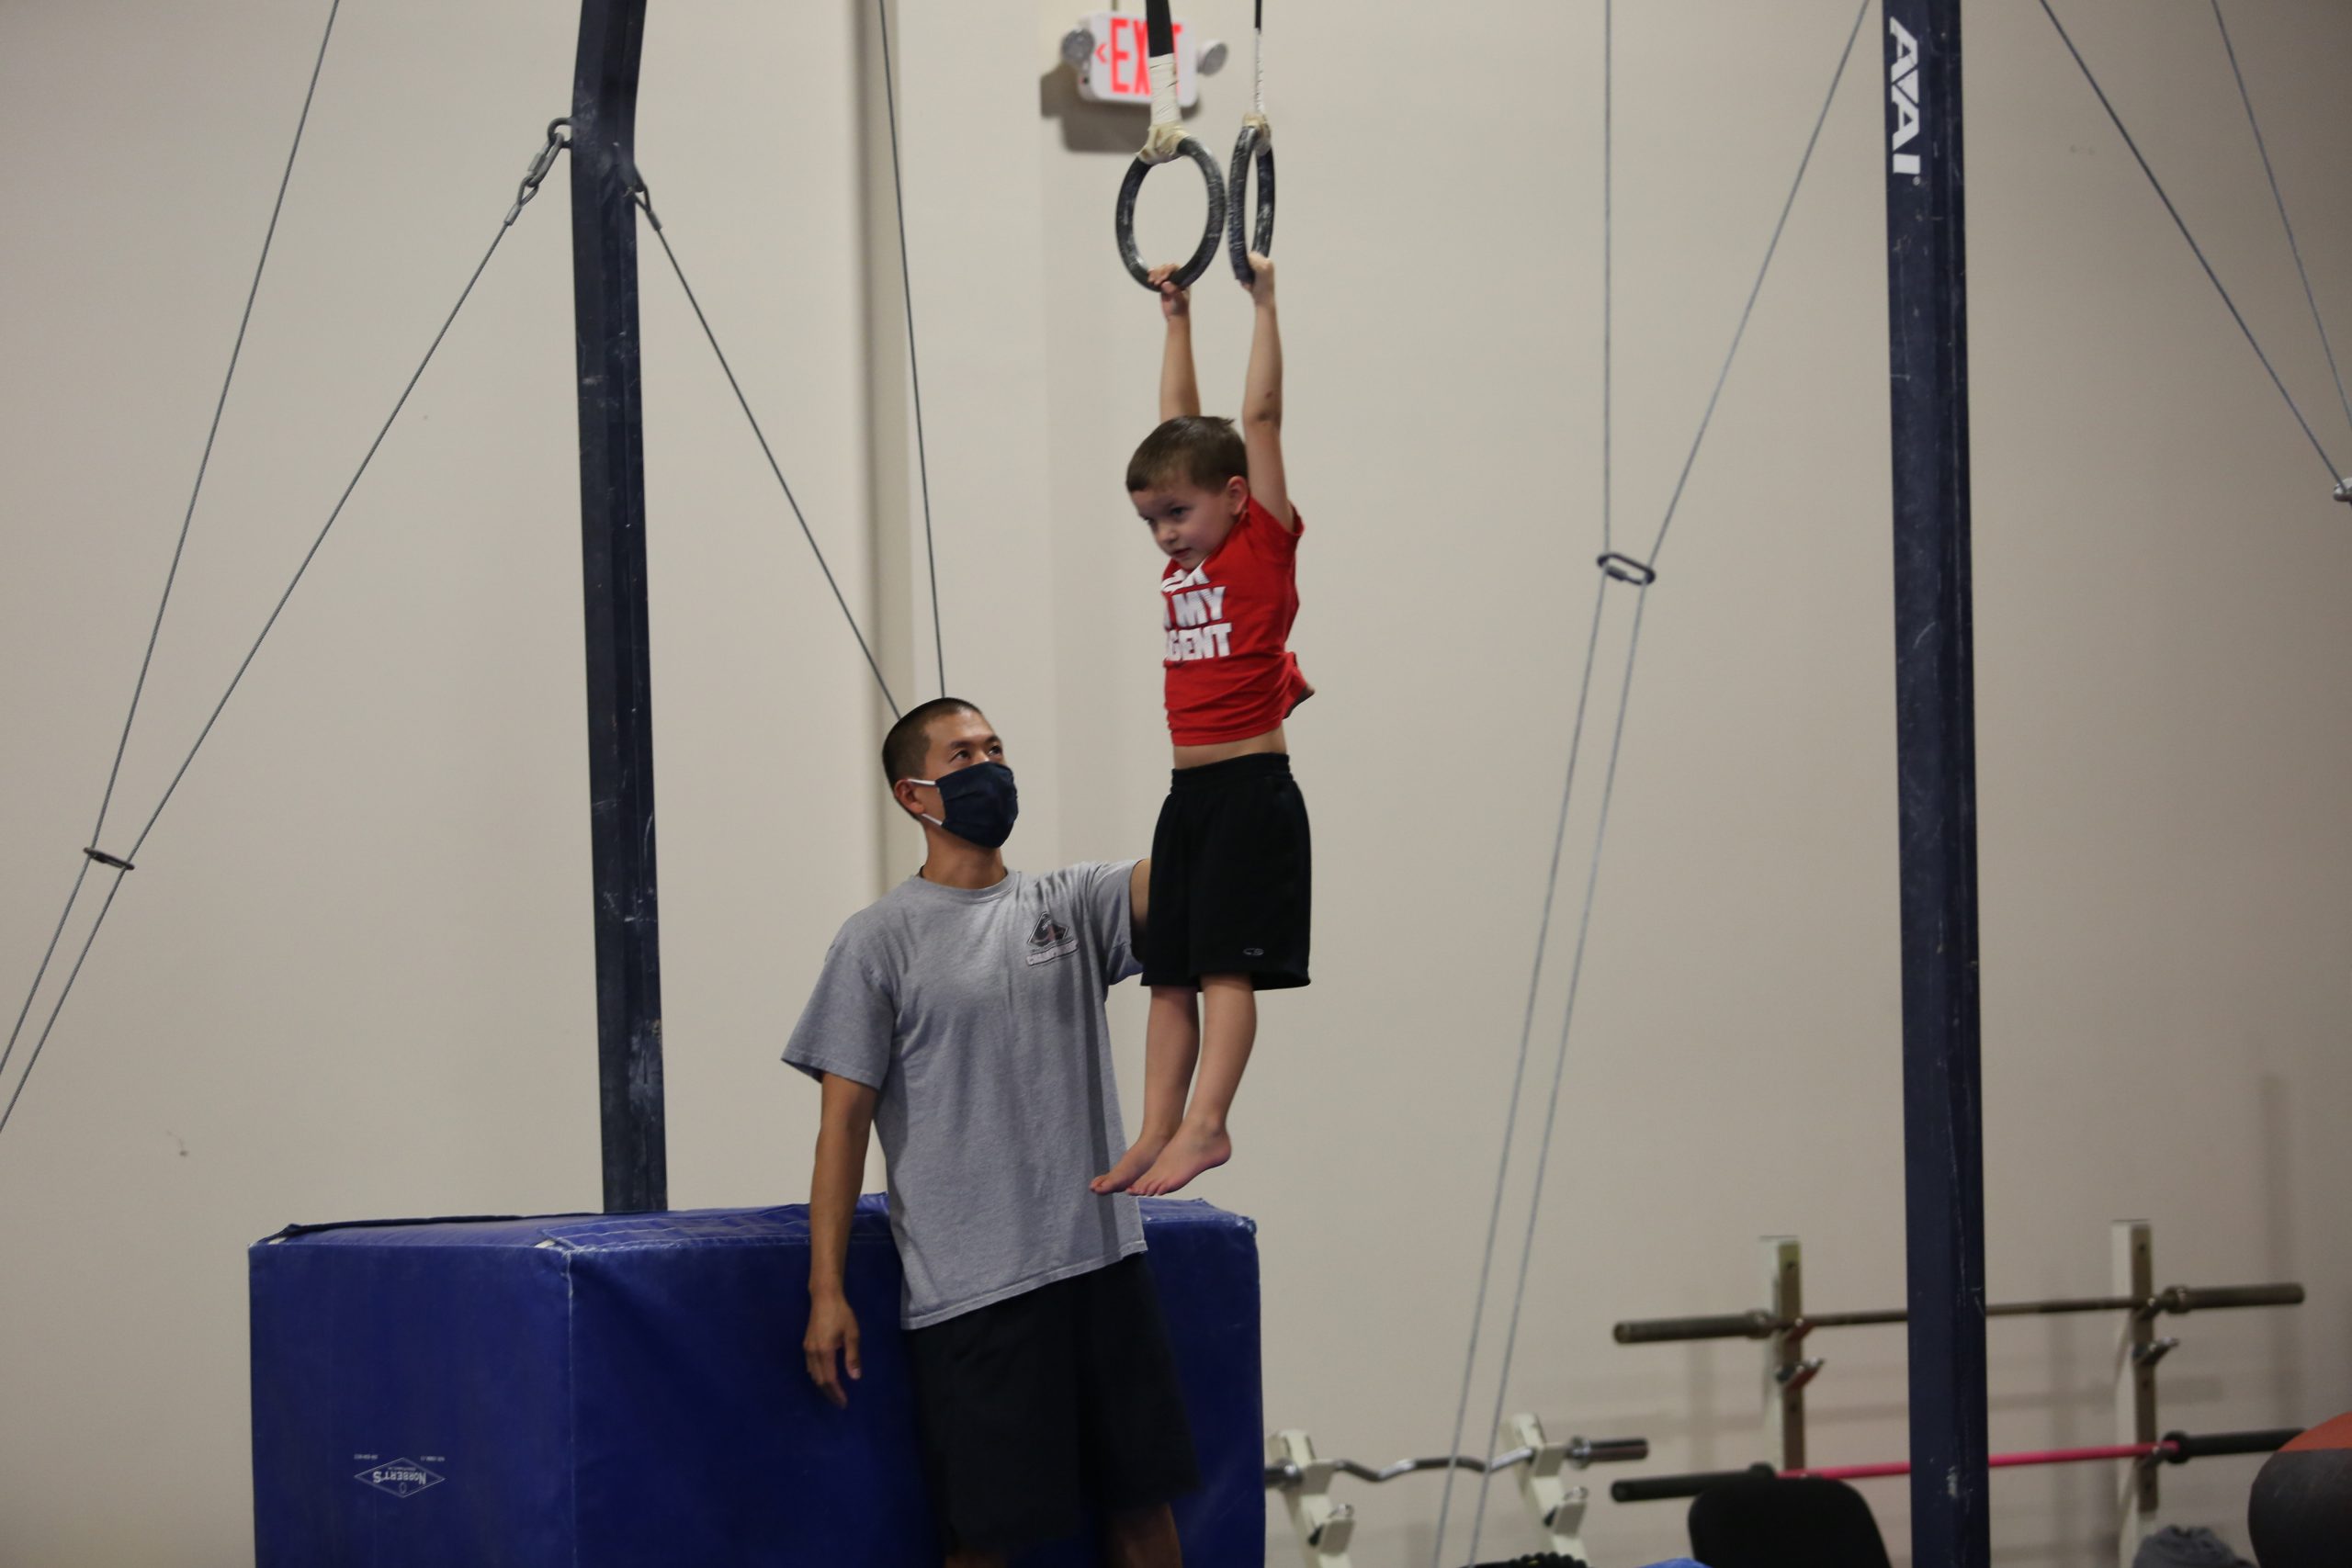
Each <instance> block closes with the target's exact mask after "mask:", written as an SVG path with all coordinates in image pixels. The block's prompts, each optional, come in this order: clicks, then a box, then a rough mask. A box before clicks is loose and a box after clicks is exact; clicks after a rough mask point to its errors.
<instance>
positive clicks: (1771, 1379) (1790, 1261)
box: [1758, 1235, 1821, 1470]
mask: <svg viewBox="0 0 2352 1568" xmlns="http://www.w3.org/2000/svg"><path fill="white" fill-rule="evenodd" d="M1758 1246H1759V1247H1760V1248H1761V1249H1762V1252H1763V1255H1764V1310H1765V1311H1767V1312H1769V1313H1770V1314H1772V1316H1773V1318H1774V1320H1775V1321H1777V1322H1781V1323H1789V1324H1793V1323H1795V1322H1796V1321H1797V1320H1798V1319H1799V1318H1801V1317H1803V1316H1804V1244H1803V1243H1802V1242H1800V1241H1798V1239H1797V1238H1796V1237H1795V1236H1792V1235H1768V1236H1764V1237H1762V1238H1760V1240H1759V1242H1758ZM1804 1339H1805V1331H1804V1328H1802V1327H1795V1328H1783V1329H1781V1330H1780V1331H1778V1332H1777V1333H1775V1334H1774V1335H1773V1336H1772V1337H1771V1338H1770V1339H1768V1340H1766V1341H1765V1342H1764V1457H1765V1458H1766V1459H1768V1460H1770V1461H1771V1463H1772V1468H1773V1469H1774V1470H1803V1469H1804V1467H1805V1443H1804V1388H1805V1384H1807V1383H1809V1382H1812V1381H1813V1380H1814V1376H1815V1374H1816V1373H1817V1372H1819V1371H1821V1363H1820V1362H1819V1361H1808V1360H1806V1359H1805V1357H1804Z"/></svg>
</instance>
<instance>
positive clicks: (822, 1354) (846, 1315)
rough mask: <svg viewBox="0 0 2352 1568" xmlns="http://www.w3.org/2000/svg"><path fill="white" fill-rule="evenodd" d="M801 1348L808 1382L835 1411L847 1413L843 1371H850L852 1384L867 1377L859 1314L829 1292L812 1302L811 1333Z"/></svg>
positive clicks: (810, 1310)
mask: <svg viewBox="0 0 2352 1568" xmlns="http://www.w3.org/2000/svg"><path fill="white" fill-rule="evenodd" d="M800 1348H801V1351H802V1352H803V1353H804V1354H805V1355H806V1356H807V1357H808V1358H809V1381H810V1382H813V1383H815V1384H816V1385H817V1392H818V1393H821V1394H823V1395H824V1396H825V1397H826V1398H827V1399H829V1400H831V1401H832V1404H833V1407H834V1408H835V1409H837V1410H846V1409H848V1408H849V1390H847V1389H846V1388H844V1387H842V1379H841V1370H842V1368H844V1367H845V1368H846V1369H847V1370H848V1371H849V1381H850V1382H857V1381H858V1380H859V1379H860V1378H863V1377H864V1376H865V1362H863V1361H862V1360H860V1359H858V1353H857V1314H855V1313H854V1312H852V1311H850V1306H849V1298H848V1297H846V1296H843V1295H841V1294H840V1293H838V1292H828V1293H826V1294H823V1295H816V1296H811V1297H810V1298H809V1333H808V1336H807V1337H805V1338H804V1339H802V1340H801V1342H800Z"/></svg>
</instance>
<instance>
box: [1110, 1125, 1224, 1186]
mask: <svg viewBox="0 0 2352 1568" xmlns="http://www.w3.org/2000/svg"><path fill="white" fill-rule="evenodd" d="M1232 1157H1233V1140H1232V1139H1231V1138H1229V1137H1227V1135H1226V1132H1225V1129H1224V1128H1222V1127H1219V1128H1216V1129H1214V1130H1211V1129H1208V1128H1196V1127H1193V1125H1191V1124H1190V1123H1189V1122H1188V1123H1186V1124H1185V1125H1184V1126H1182V1127H1179V1128H1177V1129H1176V1135H1175V1136H1174V1137H1172V1138H1170V1139H1169V1140H1168V1146H1167V1147H1166V1148H1164V1149H1162V1150H1161V1151H1160V1152H1159V1158H1158V1159H1156V1160H1154V1161H1153V1162H1152V1165H1151V1168H1150V1169H1149V1170H1147V1171H1145V1172H1144V1173H1143V1175H1142V1176H1140V1177H1138V1178H1137V1179H1136V1184H1135V1186H1134V1188H1133V1189H1132V1190H1133V1191H1134V1192H1135V1194H1136V1196H1137V1197H1138V1198H1159V1197H1162V1196H1164V1195H1166V1194H1168V1193H1170V1192H1173V1191H1175V1190H1178V1189H1179V1188H1182V1187H1183V1186H1184V1185H1185V1184H1186V1183H1188V1182H1190V1181H1191V1180H1192V1179H1193V1178H1194V1177H1196V1176H1198V1175H1200V1174H1201V1173H1202V1172H1203V1171H1206V1170H1215V1169H1216V1168H1217V1167H1218V1166H1221V1165H1223V1164H1224V1163H1225V1162H1226V1161H1227V1160H1229V1159H1231V1158H1232Z"/></svg>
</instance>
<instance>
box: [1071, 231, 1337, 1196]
mask: <svg viewBox="0 0 2352 1568" xmlns="http://www.w3.org/2000/svg"><path fill="white" fill-rule="evenodd" d="M1250 268H1251V270H1252V272H1253V274H1254V277H1253V279H1252V281H1251V282H1250V284H1249V285H1248V288H1249V290H1250V301H1251V303H1252V305H1253V307H1254V313H1255V317H1256V325H1255V327H1254V329H1253V331H1252V333H1251V338H1250V370H1249V376H1248V378H1247V381H1246V383H1245V384H1244V387H1243V389H1242V399H1241V419H1240V423H1239V427H1238V429H1237V428H1236V426H1235V423H1234V422H1233V421H1231V420H1227V419H1218V418H1214V417H1204V415H1203V414H1202V412H1201V394H1200V388H1199V385H1198V383H1197V381H1196V379H1195V378H1194V375H1193V321H1192V303H1191V299H1190V298H1189V296H1188V294H1187V292H1186V290H1185V289H1184V288H1182V287H1180V286H1179V285H1178V284H1177V283H1176V282H1175V281H1174V279H1173V276H1172V274H1173V273H1174V272H1175V270H1176V269H1175V268H1173V267H1168V266H1163V267H1158V268H1155V269H1154V270H1153V271H1152V273H1151V275H1150V276H1151V281H1152V283H1153V285H1154V286H1155V287H1156V288H1158V289H1159V310H1160V314H1161V315H1162V316H1163V317H1164V318H1165V319H1166V321H1167V333H1168V337H1167V346H1166V349H1165V352H1164V354H1163V355H1162V358H1161V364H1160V374H1159V416H1160V423H1159V428H1158V429H1156V430H1154V431H1153V432H1152V433H1151V434H1149V435H1148V436H1146V437H1145V438H1144V442H1143V445H1142V446H1138V447H1136V454H1135V457H1133V458H1132V459H1131V460H1130V461H1129V462H1128V464H1127V491H1128V495H1129V497H1130V498H1131V499H1132V500H1133V501H1134V502H1135V508H1136V513H1138V514H1140V515H1141V517H1142V518H1143V520H1144V522H1145V523H1146V524H1147V525H1149V528H1150V531H1151V540H1152V543H1153V545H1154V546H1156V547H1158V548H1159V551H1160V552H1161V553H1162V554H1163V555H1164V556H1165V557H1166V558H1167V565H1166V567H1165V568H1164V570H1162V572H1161V574H1160V580H1159V592H1160V604H1161V612H1160V619H1161V624H1162V626H1164V627H1165V628H1166V630H1167V634H1168V640H1167V651H1166V655H1165V657H1164V659H1163V660H1162V662H1163V664H1164V665H1165V667H1166V671H1167V675H1166V680H1167V705H1168V729H1169V736H1170V739H1171V740H1172V741H1173V742H1174V745H1175V763H1176V765H1175V773H1174V775H1173V779H1172V783H1171V785H1170V789H1169V792H1168V800H1167V803H1166V804H1165V805H1163V806H1162V807H1160V811H1159V827H1158V829H1156V830H1155V831H1154V833H1153V835H1152V842H1151V886H1150V894H1151V909H1152V919H1151V923H1150V925H1149V927H1148V930H1147V931H1146V933H1145V937H1144V951H1143V953H1142V958H1143V966H1144V969H1143V981H1144V984H1145V985H1146V986H1148V987H1150V989H1151V1013H1150V1018H1149V1021H1148V1025H1147V1028H1146V1031H1145V1039H1144V1102H1143V1122H1142V1131H1141V1134H1140V1135H1139V1136H1138V1137H1137V1138H1136V1141H1135V1144H1134V1145H1133V1146H1132V1147H1130V1148H1129V1149H1128V1150H1127V1152H1126V1154H1125V1156H1124V1157H1122V1158H1121V1159H1120V1160H1119V1162H1118V1164H1116V1165H1115V1166H1114V1167H1113V1168H1111V1169H1110V1170H1108V1171H1106V1172H1105V1173H1104V1174H1103V1176H1101V1177H1099V1178H1098V1179H1096V1180H1095V1182H1094V1183H1093V1186H1094V1189H1095V1190H1096V1191H1098V1192H1114V1191H1121V1190H1134V1191H1135V1192H1136V1193H1138V1194H1141V1195H1143V1196H1146V1197H1151V1196H1157V1195H1159V1194H1161V1193H1167V1192H1173V1191H1175V1190H1177V1189H1178V1188H1180V1187H1182V1186H1184V1185H1185V1184H1186V1183H1187V1182H1189V1181H1191V1180H1192V1179H1193V1178H1194V1177H1196V1176H1199V1175H1200V1174H1201V1173H1202V1172H1203V1171H1205V1170H1209V1169H1213V1168H1216V1167H1217V1166H1220V1165H1223V1164H1224V1163H1225V1162H1226V1161H1227V1159H1229V1158H1231V1157H1232V1154H1233V1142H1232V1138H1231V1136H1230V1135H1229V1134H1228V1133H1227V1126H1226V1122H1227V1117H1228V1115H1229V1114H1230V1112H1231V1111H1232V1108H1233V1097H1234V1093H1235V1091H1236V1090H1237V1089H1239V1088H1240V1085H1241V1075H1242V1070H1243V1069H1244V1068H1245V1067H1247V1066H1249V1063H1250V1047H1251V1046H1252V1045H1253V1044H1254V1043H1256V1040H1257V1035H1258V999H1257V993H1258V992H1260V991H1267V990H1275V989H1280V988H1283V987H1293V986H1304V985H1306V983H1307V974H1306V958H1307V925H1308V905H1309V892H1310V885H1311V865H1310V860H1309V854H1308V844H1307V827H1306V802H1305V801H1304V800H1303V799H1302V798H1301V797H1300V795H1299V792H1298V785H1297V784H1295V782H1293V780H1292V778H1291V771H1290V742H1289V739H1288V738H1287V737H1286V736H1284V734H1283V720H1284V719H1285V718H1287V717H1288V716H1290V712H1291V710H1292V709H1293V708H1295V707H1296V706H1297V705H1299V704H1300V703H1302V702H1304V701H1305V700H1306V698H1308V697H1309V696H1312V695H1313V694H1314V688H1313V687H1312V686H1310V685H1308V684H1307V683H1306V678H1305V677H1304V676H1302V675H1301V674H1300V673H1299V669H1298V660H1297V659H1296V658H1295V657H1294V656H1293V655H1292V654H1291V652H1290V649H1289V648H1288V647H1287V646H1286V644H1287V642H1288V640H1289V637H1290V628H1291V622H1292V620H1293V619H1294V618H1295V617H1296V615H1297V614H1298V586H1297V579H1296V572H1295V569H1296V565H1297V559H1298V540H1299V536H1300V534H1301V532H1302V531H1303V525H1302V524H1301V522H1300V520H1299V515H1298V513H1297V511H1296V510H1295V508H1294V507H1293V506H1292V505H1291V503H1290V489H1289V484H1288V482H1287V479H1286V478H1285V476H1284V474H1283V443H1282V430H1283V352H1282V334H1281V333H1280V331H1279V329H1278V327H1277V325H1276V322H1275V318H1274V264H1273V263H1272V262H1271V261H1268V260H1267V259H1266V258H1265V257H1264V256H1262V255H1254V254H1253V255H1251V256H1250ZM1196 1068H1197V1071H1196V1070H1195V1069H1196ZM1188 1090H1189V1091H1190V1098H1189V1100H1188V1098H1187V1091H1188Z"/></svg>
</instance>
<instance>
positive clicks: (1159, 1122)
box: [1088, 986, 1201, 1192]
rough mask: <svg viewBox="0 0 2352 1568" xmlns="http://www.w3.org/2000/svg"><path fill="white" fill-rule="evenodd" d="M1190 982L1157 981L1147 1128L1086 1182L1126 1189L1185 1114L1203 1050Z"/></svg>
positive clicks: (1148, 1037) (1147, 1063)
mask: <svg viewBox="0 0 2352 1568" xmlns="http://www.w3.org/2000/svg"><path fill="white" fill-rule="evenodd" d="M1197 994H1198V993H1196V992H1195V991H1194V990H1193V987H1190V986H1154V987H1152V988H1151V1011H1150V1013H1149V1014H1148V1016H1147V1018H1146V1021H1145V1023H1144V1032H1143V1130H1142V1132H1141V1133H1140V1134H1138V1135H1137V1136H1136V1141H1135V1142H1134V1143H1133V1144H1131V1145H1128V1146H1127V1152H1126V1153H1125V1155H1123V1156H1120V1159H1119V1163H1118V1164H1116V1165H1114V1166H1113V1167H1112V1168H1110V1169H1109V1170H1106V1171H1104V1172H1103V1174H1102V1175H1100V1176H1098V1177H1096V1178H1095V1179H1093V1180H1092V1181H1091V1182H1090V1183H1088V1185H1089V1186H1091V1187H1092V1188H1093V1189H1094V1190H1095V1191H1097V1192H1125V1190H1127V1189H1128V1188H1130V1187H1132V1186H1134V1185H1135V1183H1136V1178H1137V1177H1139V1176H1141V1175H1142V1174H1143V1173H1144V1172H1145V1171H1147V1170H1149V1169H1150V1168H1151V1167H1152V1162H1153V1161H1155V1160H1157V1159H1158V1158H1159V1151H1160V1150H1162V1149H1164V1148H1166V1147H1167V1146H1168V1140H1169V1139H1170V1138H1172V1137H1174V1136H1175V1135H1176V1129H1177V1127H1178V1125H1179V1124H1180V1123H1182V1122H1183V1120H1184V1094H1185V1091H1186V1090H1188V1089H1191V1088H1192V1087H1193V1063H1194V1062H1196V1061H1197V1060H1199V1058H1200V1054H1201V1015H1200V1012H1199V1010H1197V1009H1196V1008H1195V1007H1194V1005H1193V1003H1194V1000H1195V998H1196V996H1197Z"/></svg>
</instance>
